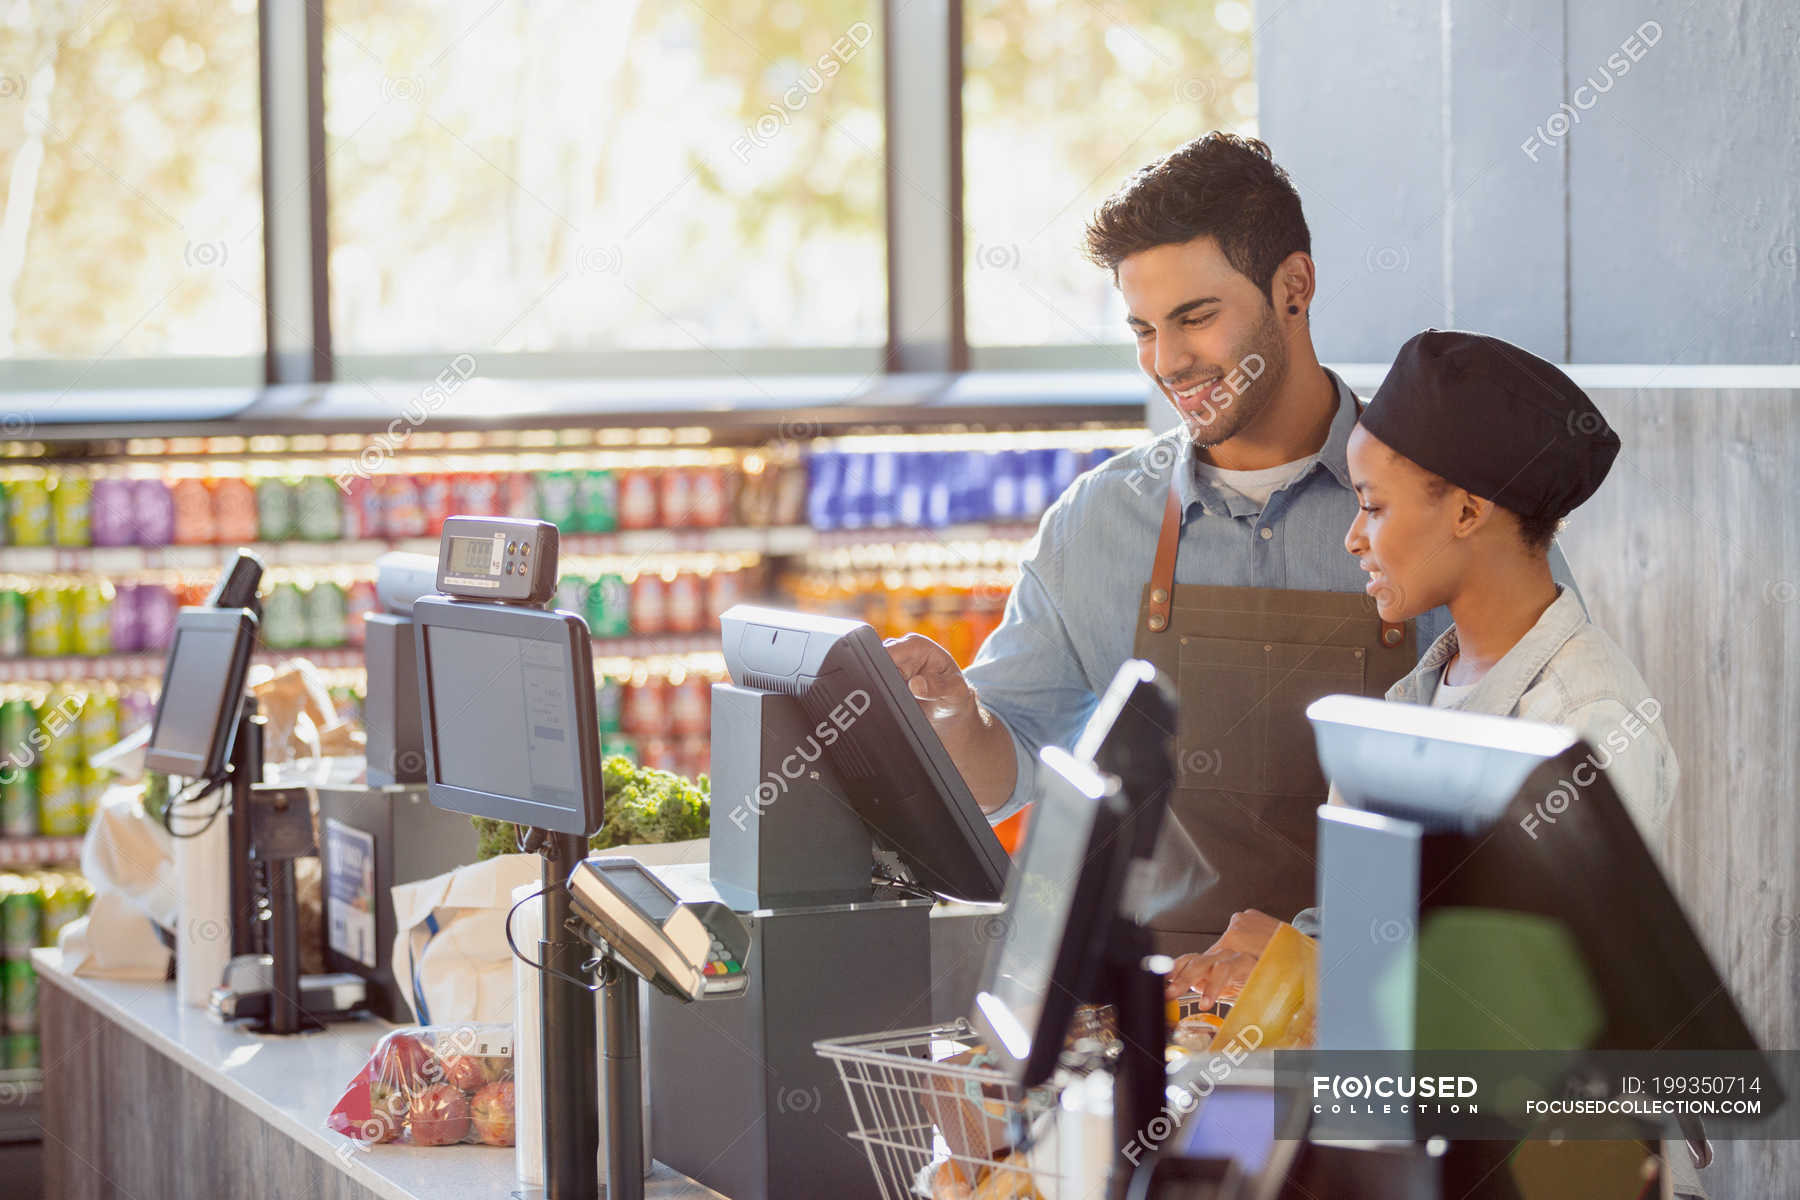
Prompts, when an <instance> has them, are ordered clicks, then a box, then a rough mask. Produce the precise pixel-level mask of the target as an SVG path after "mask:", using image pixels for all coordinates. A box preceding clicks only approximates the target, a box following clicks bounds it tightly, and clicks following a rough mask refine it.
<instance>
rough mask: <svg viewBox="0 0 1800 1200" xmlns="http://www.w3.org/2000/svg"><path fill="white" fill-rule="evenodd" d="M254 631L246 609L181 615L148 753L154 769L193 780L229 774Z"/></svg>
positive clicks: (189, 610)
mask: <svg viewBox="0 0 1800 1200" xmlns="http://www.w3.org/2000/svg"><path fill="white" fill-rule="evenodd" d="M255 629H256V621H255V618H253V617H252V616H251V615H250V614H249V613H248V612H247V611H245V610H242V609H204V608H184V609H182V610H181V612H180V614H178V615H177V617H176V619H175V637H174V641H173V642H172V643H171V644H170V646H169V657H168V661H167V663H166V665H165V666H164V668H163V683H162V692H161V694H160V695H159V696H158V697H157V701H156V715H155V718H154V720H153V724H152V726H151V732H150V744H149V748H148V750H147V751H146V753H145V759H144V761H145V765H147V766H148V767H149V768H150V769H151V770H153V771H162V772H165V773H167V774H171V775H181V776H185V777H187V778H190V779H200V778H212V777H214V776H217V775H219V774H221V773H222V772H223V771H224V770H225V763H226V760H228V759H229V758H230V757H231V746H232V742H233V740H234V739H235V736H236V733H237V721H236V717H237V713H238V704H239V701H240V700H241V698H242V696H243V694H244V676H245V674H246V673H247V672H248V670H249V667H250V651H251V647H252V643H253V641H254V637H255Z"/></svg>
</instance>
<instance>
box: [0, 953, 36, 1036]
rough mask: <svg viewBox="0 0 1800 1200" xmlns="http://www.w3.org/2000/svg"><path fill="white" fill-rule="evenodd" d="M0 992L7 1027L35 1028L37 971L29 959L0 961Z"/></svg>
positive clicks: (15, 1029) (20, 1030)
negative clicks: (3, 1001) (2, 996)
mask: <svg viewBox="0 0 1800 1200" xmlns="http://www.w3.org/2000/svg"><path fill="white" fill-rule="evenodd" d="M0 993H4V995H5V1009H6V1027H7V1029H9V1030H11V1031H12V1032H13V1033H30V1032H31V1031H32V1030H34V1029H36V1028H37V1012H38V995H37V972H36V971H34V970H32V969H31V960H30V959H24V958H9V959H7V960H6V961H5V962H0Z"/></svg>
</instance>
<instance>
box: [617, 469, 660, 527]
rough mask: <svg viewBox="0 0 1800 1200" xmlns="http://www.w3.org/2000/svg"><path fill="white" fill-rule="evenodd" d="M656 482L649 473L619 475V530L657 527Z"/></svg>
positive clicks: (623, 472) (623, 473)
mask: <svg viewBox="0 0 1800 1200" xmlns="http://www.w3.org/2000/svg"><path fill="white" fill-rule="evenodd" d="M656 491H657V489H656V480H655V478H654V477H653V476H652V475H651V474H650V472H648V471H621V472H620V473H619V528H620V529H654V528H655V527H656V521H657V514H656Z"/></svg>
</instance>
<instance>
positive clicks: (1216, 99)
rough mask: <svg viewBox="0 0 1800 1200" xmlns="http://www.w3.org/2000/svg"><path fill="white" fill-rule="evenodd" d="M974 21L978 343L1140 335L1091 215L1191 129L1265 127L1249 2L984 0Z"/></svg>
mask: <svg viewBox="0 0 1800 1200" xmlns="http://www.w3.org/2000/svg"><path fill="white" fill-rule="evenodd" d="M963 22H964V24H963V47H964V49H963V55H964V64H963V71H964V80H963V129H964V133H963V174H964V179H965V181H966V184H965V193H964V206H965V216H966V220H967V226H968V231H967V235H966V246H965V262H966V265H965V267H964V279H965V281H966V283H965V287H966V296H967V312H968V337H969V343H970V345H971V346H974V347H984V346H986V347H997V346H1057V345H1066V344H1069V343H1077V344H1082V343H1085V344H1096V343H1098V344H1101V345H1104V346H1107V347H1112V346H1121V345H1124V344H1125V343H1126V341H1127V340H1128V339H1127V338H1126V334H1125V325H1124V320H1125V310H1124V306H1123V304H1122V303H1120V301H1119V299H1118V293H1117V291H1116V290H1115V289H1114V288H1113V286H1112V282H1111V280H1110V279H1109V278H1108V277H1107V275H1106V273H1105V272H1103V271H1101V270H1099V269H1098V268H1096V267H1094V266H1093V265H1091V264H1090V263H1088V262H1087V260H1086V259H1084V258H1083V257H1082V255H1081V235H1082V228H1083V226H1084V225H1085V224H1086V222H1087V218H1088V216H1089V215H1090V214H1091V213H1092V211H1093V209H1094V207H1095V205H1097V204H1098V203H1099V202H1100V201H1101V200H1102V199H1104V198H1105V197H1106V196H1108V195H1109V194H1111V193H1112V192H1113V190H1114V189H1116V188H1117V187H1118V186H1119V184H1121V183H1122V182H1124V180H1125V178H1126V177H1127V176H1129V175H1130V174H1131V172H1132V171H1134V170H1136V169H1137V168H1138V167H1140V166H1143V165H1144V164H1145V163H1147V162H1149V161H1151V160H1152V159H1154V158H1157V157H1159V156H1161V155H1163V154H1166V153H1168V152H1169V151H1170V150H1172V149H1174V148H1175V147H1176V146H1179V145H1180V144H1182V143H1183V142H1185V141H1187V140H1188V139H1190V138H1193V137H1197V136H1199V135H1200V134H1202V133H1204V132H1206V131H1207V130H1209V129H1226V130H1230V131H1232V132H1237V133H1246V134H1248V133H1254V132H1255V122H1256V91H1255V87H1254V84H1253V81H1252V78H1251V66H1252V63H1251V52H1250V32H1251V31H1250V23H1251V17H1250V7H1249V4H1248V3H1247V2H1246V0H1218V2H1217V3H1208V2H1203V3H1201V4H1199V5H1194V4H1192V3H1189V2H1188V0H1109V2H1108V3H1106V4H1099V5H1093V4H1052V3H1049V2H1048V0H968V3H967V5H966V8H965V10H964V18H963ZM1113 357H1114V356H1112V355H1111V354H1110V352H1109V353H1108V354H1106V355H1103V356H1101V357H1100V358H1098V359H1097V360H1096V361H1111V360H1112V358H1113ZM1120 361H1121V362H1128V361H1129V359H1121V360H1120ZM975 365H977V366H983V365H992V364H990V363H988V362H984V361H983V359H982V356H981V355H980V354H979V353H977V354H976V363H975Z"/></svg>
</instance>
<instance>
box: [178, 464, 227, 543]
mask: <svg viewBox="0 0 1800 1200" xmlns="http://www.w3.org/2000/svg"><path fill="white" fill-rule="evenodd" d="M169 503H170V505H171V507H172V508H173V510H174V513H173V516H174V520H173V521H171V522H170V534H171V537H170V540H171V541H172V542H173V543H174V544H175V545H178V546H204V545H208V544H210V543H212V542H215V541H217V540H218V522H217V521H216V520H215V519H214V517H213V496H212V492H211V491H209V490H208V489H207V486H206V481H205V480H204V479H177V480H176V481H175V482H174V483H173V484H171V485H170V487H169Z"/></svg>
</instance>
